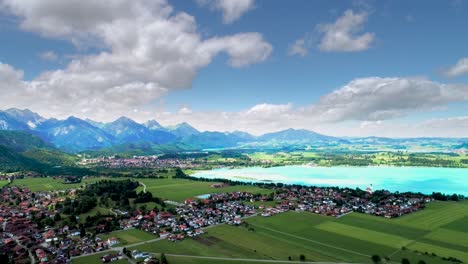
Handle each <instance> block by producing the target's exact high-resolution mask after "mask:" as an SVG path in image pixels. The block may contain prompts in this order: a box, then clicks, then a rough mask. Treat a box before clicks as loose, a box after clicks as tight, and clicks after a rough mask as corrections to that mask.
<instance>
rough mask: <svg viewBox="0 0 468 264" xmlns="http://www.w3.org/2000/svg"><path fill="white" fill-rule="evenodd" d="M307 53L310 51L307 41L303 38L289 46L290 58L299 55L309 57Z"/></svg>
mask: <svg viewBox="0 0 468 264" xmlns="http://www.w3.org/2000/svg"><path fill="white" fill-rule="evenodd" d="M307 53H308V49H307V47H306V41H305V39H303V38H301V39H298V40H296V41H295V42H294V43H293V44H292V45H290V46H289V49H288V54H289V55H290V56H293V55H299V56H301V57H304V56H305V55H307Z"/></svg>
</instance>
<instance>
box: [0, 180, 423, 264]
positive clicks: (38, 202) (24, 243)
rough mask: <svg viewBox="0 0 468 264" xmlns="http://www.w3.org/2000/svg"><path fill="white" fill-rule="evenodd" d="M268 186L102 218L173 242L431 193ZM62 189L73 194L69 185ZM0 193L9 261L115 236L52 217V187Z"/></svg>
mask: <svg viewBox="0 0 468 264" xmlns="http://www.w3.org/2000/svg"><path fill="white" fill-rule="evenodd" d="M217 189H218V188H217ZM272 191H273V192H274V193H271V194H270V195H260V194H253V193H249V192H229V193H213V194H209V195H206V196H204V197H203V198H196V197H195V198H187V199H186V200H185V201H184V203H183V204H178V206H177V207H175V208H172V210H154V209H153V210H146V211H143V210H139V209H135V210H133V211H130V212H127V211H125V210H119V209H114V211H115V212H116V215H115V216H112V217H111V216H107V217H106V218H105V220H106V221H115V218H117V219H119V220H118V228H117V230H130V229H139V230H143V231H145V232H148V233H150V234H152V235H154V236H155V238H158V239H168V240H169V241H173V242H177V241H181V240H183V239H187V238H193V237H196V236H200V235H203V234H204V233H205V232H206V229H207V228H210V227H213V226H216V225H220V224H229V225H237V226H241V225H243V222H244V220H245V219H246V218H248V217H253V216H257V215H259V216H263V217H271V216H273V215H275V214H279V213H283V212H287V211H296V212H310V213H315V214H322V215H326V216H330V217H341V216H343V215H346V214H348V213H351V212H359V213H365V214H371V215H375V216H381V217H386V218H393V217H399V216H401V215H404V214H409V213H412V212H414V211H417V210H420V209H423V208H424V207H425V204H426V203H428V202H431V201H432V199H431V198H429V197H428V196H422V195H420V196H418V195H402V194H399V195H393V194H391V193H390V192H385V191H379V192H380V193H379V195H378V196H376V195H375V193H373V192H372V190H371V189H370V188H368V189H367V190H366V191H365V192H364V193H363V194H361V195H360V196H359V197H357V196H355V195H354V193H353V190H351V189H346V188H345V189H338V188H319V187H281V188H279V187H276V188H273V189H272ZM68 195H69V196H71V198H72V199H73V198H76V197H74V195H75V191H74V190H72V191H70V192H69V193H68ZM0 198H1V200H2V203H1V205H0V225H1V227H2V232H1V237H0V239H1V242H2V248H1V249H0V250H1V251H2V252H5V253H7V254H9V255H11V256H12V257H13V259H14V261H15V263H26V262H29V263H35V262H36V261H37V262H40V263H69V262H70V258H72V257H76V256H80V255H87V254H93V253H95V252H102V251H106V250H108V249H110V248H112V247H114V246H117V245H119V243H120V241H119V240H118V239H117V238H114V237H110V238H108V239H102V238H101V235H100V233H101V232H109V230H106V231H105V229H104V226H105V225H103V224H100V225H97V226H95V227H94V228H93V230H95V231H94V233H93V232H89V231H88V230H85V229H84V227H83V226H82V225H80V224H77V223H76V222H75V223H72V222H69V221H65V222H64V221H60V220H61V217H60V215H63V212H62V211H61V210H62V207H61V203H63V202H64V200H65V196H60V195H57V192H54V193H53V192H31V191H30V190H29V189H28V188H24V187H16V186H12V187H9V186H6V187H3V188H2V191H1V195H0ZM64 223H66V224H64ZM111 231H113V230H111ZM132 254H133V255H132V256H131V257H133V258H137V259H139V258H144V259H145V260H146V263H152V262H151V261H152V258H151V256H149V255H148V254H145V253H142V252H134V253H132ZM119 258H122V256H118V255H115V254H108V255H106V256H105V258H104V257H103V259H102V261H103V262H110V261H113V260H117V259H119Z"/></svg>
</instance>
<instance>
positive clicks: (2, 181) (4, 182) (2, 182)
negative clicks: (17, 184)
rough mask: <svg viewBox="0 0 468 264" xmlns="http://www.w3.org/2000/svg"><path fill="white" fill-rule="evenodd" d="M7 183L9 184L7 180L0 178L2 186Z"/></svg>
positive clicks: (0, 185) (0, 186)
mask: <svg viewBox="0 0 468 264" xmlns="http://www.w3.org/2000/svg"><path fill="white" fill-rule="evenodd" d="M7 184H8V181H7V180H0V188H2V187H3V186H5V185H7Z"/></svg>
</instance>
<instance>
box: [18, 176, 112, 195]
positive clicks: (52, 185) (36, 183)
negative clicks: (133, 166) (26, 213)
mask: <svg viewBox="0 0 468 264" xmlns="http://www.w3.org/2000/svg"><path fill="white" fill-rule="evenodd" d="M104 179H108V178H87V179H83V181H82V182H81V183H71V184H65V183H63V180H62V179H54V178H51V177H47V178H25V179H16V180H14V181H13V182H12V183H11V186H24V187H28V188H29V189H30V190H31V191H33V192H37V191H57V190H66V189H74V188H79V187H81V186H83V185H84V184H86V183H94V182H97V181H100V180H104Z"/></svg>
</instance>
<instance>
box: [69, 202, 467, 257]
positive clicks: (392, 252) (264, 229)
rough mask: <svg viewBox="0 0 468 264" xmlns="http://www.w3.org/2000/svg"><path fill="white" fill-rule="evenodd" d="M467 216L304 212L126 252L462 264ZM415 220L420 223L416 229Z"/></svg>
mask: <svg viewBox="0 0 468 264" xmlns="http://www.w3.org/2000/svg"><path fill="white" fill-rule="evenodd" d="M441 213H442V214H441ZM467 218H468V204H466V203H451V202H434V203H431V204H429V205H428V207H427V209H426V210H423V211H421V212H418V213H414V214H411V215H408V216H404V217H401V218H397V219H386V218H381V217H375V216H369V215H364V214H358V213H352V214H349V215H347V216H344V217H341V218H339V219H336V218H331V217H326V216H321V215H316V214H312V213H307V212H304V213H297V212H288V213H283V214H279V215H275V216H272V217H267V218H265V217H253V218H250V219H248V220H247V222H248V224H249V228H253V231H252V230H249V229H248V228H247V227H234V226H229V225H220V226H216V227H213V228H209V229H207V230H206V231H207V232H206V234H204V235H202V236H200V237H197V238H195V239H185V240H183V241H181V242H178V243H173V242H170V241H168V240H162V241H157V242H151V243H147V244H143V245H139V246H136V247H130V249H131V250H133V249H138V250H140V251H143V252H150V253H155V254H157V253H161V252H164V253H166V254H169V255H170V254H175V255H186V256H201V257H221V258H234V259H261V260H266V261H268V260H288V259H289V257H291V259H292V260H299V256H300V255H301V254H303V255H305V256H306V260H307V261H320V262H359V263H369V262H370V256H371V255H373V254H378V255H380V256H381V257H389V258H390V260H391V262H394V263H400V261H401V259H402V258H408V259H409V260H410V261H411V263H417V262H418V261H420V260H424V261H425V262H426V263H431V264H432V263H436V264H439V263H440V264H451V262H449V261H444V260H442V257H455V258H458V259H460V260H462V261H464V262H465V263H466V262H468V232H467V230H466V222H463V221H465V220H466V219H467ZM415 221H416V222H415ZM418 221H420V222H421V223H422V224H421V225H418V224H417V222H418ZM140 232H141V231H138V230H128V231H123V232H113V233H111V234H109V235H106V236H105V237H104V238H108V237H110V236H115V237H117V238H119V237H120V238H121V239H122V240H125V241H126V244H131V243H136V242H140V241H145V240H150V239H151V238H153V236H151V235H149V234H146V233H145V234H144V235H142V234H141V233H140ZM403 247H404V249H403ZM433 254H435V256H433ZM168 259H169V260H170V263H176V264H179V263H192V264H201V263H208V264H209V263H245V264H247V263H254V262H249V261H247V260H239V261H236V260H222V259H216V260H214V259H199V258H188V257H183V256H168ZM74 263H78V262H75V261H74ZM83 263H84V262H83ZM266 263H268V262H266Z"/></svg>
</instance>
